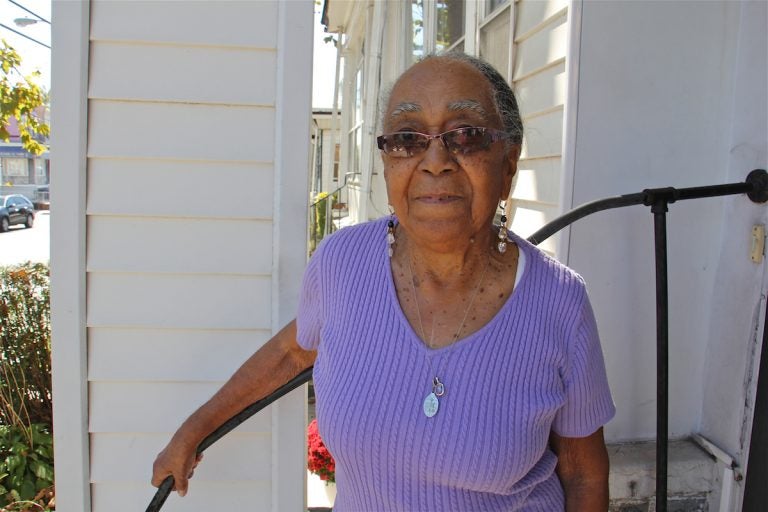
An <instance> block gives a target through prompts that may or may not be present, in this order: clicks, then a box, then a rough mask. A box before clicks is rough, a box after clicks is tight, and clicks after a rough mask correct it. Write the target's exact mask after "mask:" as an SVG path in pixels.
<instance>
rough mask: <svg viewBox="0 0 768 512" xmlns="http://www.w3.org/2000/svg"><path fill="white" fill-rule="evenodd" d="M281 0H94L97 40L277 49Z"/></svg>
mask: <svg viewBox="0 0 768 512" xmlns="http://www.w3.org/2000/svg"><path fill="white" fill-rule="evenodd" d="M277 13H278V6H277V2H270V1H265V0H258V1H253V2H244V1H242V0H217V1H215V2H200V1H197V0H191V1H180V0H123V1H115V0H95V1H94V0H92V1H91V40H92V41H124V42H130V43H148V42H149V43H167V44H173V45H188V46H203V47H205V46H236V47H246V48H262V49H274V48H276V47H277V22H278V15H277Z"/></svg>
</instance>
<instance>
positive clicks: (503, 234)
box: [496, 201, 507, 254]
mask: <svg viewBox="0 0 768 512" xmlns="http://www.w3.org/2000/svg"><path fill="white" fill-rule="evenodd" d="M499 209H500V210H501V222H500V223H499V243H498V245H496V248H497V249H498V250H499V253H501V254H504V253H505V252H507V215H506V213H507V212H506V201H499Z"/></svg>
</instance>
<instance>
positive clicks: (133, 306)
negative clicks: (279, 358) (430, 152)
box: [54, 0, 312, 512]
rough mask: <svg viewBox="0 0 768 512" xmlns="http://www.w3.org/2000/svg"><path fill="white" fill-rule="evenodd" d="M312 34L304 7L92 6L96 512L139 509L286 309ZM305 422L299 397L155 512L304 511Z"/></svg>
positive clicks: (294, 275)
mask: <svg viewBox="0 0 768 512" xmlns="http://www.w3.org/2000/svg"><path fill="white" fill-rule="evenodd" d="M311 23H312V6H311V3H310V2H308V1H305V2H288V3H280V2H274V1H248V2H244V1H232V2H196V1H184V2H166V1H162V2H159V1H152V2H127V1H101V0H98V1H94V2H92V3H91V6H90V59H89V67H90V74H89V80H88V84H87V85H88V90H87V97H88V133H87V141H88V142H87V176H86V182H87V193H86V204H85V207H86V212H85V214H86V219H85V222H86V230H87V231H86V232H87V237H86V262H85V265H86V268H85V269H84V270H85V271H86V272H87V275H86V282H87V285H86V289H85V292H86V297H87V318H86V322H87V338H88V345H87V354H88V365H87V367H88V370H87V381H88V396H89V401H88V431H89V432H90V464H91V465H90V482H91V498H92V510H94V511H102V510H103V511H107V510H108V511H110V512H121V511H134V510H140V509H142V508H143V507H145V506H146V505H147V503H148V501H149V499H150V497H151V496H152V495H153V493H154V489H153V488H152V487H151V486H150V485H149V483H148V480H149V475H150V471H151V464H152V461H153V459H154V456H155V454H156V453H157V452H158V451H159V450H160V449H161V448H162V446H163V445H164V443H165V442H167V440H168V439H169V436H170V433H171V432H173V430H175V428H176V427H177V426H178V425H179V424H180V422H181V421H182V420H183V419H184V418H185V417H186V416H187V415H188V414H190V413H191V412H192V411H193V410H194V409H195V408H196V407H197V406H199V405H200V404H201V403H202V402H203V401H204V400H205V399H207V398H208V397H209V396H210V395H211V394H212V393H213V392H214V391H215V390H216V389H217V388H218V386H219V385H220V384H221V383H222V382H223V381H224V380H225V379H226V378H227V377H228V376H229V375H230V374H231V373H232V372H233V371H234V370H235V369H236V368H237V367H238V366H239V364H240V363H241V362H242V361H243V360H244V359H245V358H246V357H247V356H248V355H249V354H251V353H252V352H253V351H254V350H255V349H257V348H258V347H259V346H260V345H261V344H263V343H264V342H265V341H266V340H267V339H268V338H269V336H270V335H271V333H272V332H274V331H276V330H277V329H279V328H280V327H282V325H284V323H285V322H286V321H288V320H289V319H290V318H291V317H292V316H293V314H294V313H295V309H294V308H295V300H296V291H297V287H298V281H299V279H300V275H301V270H302V268H303V265H304V255H305V254H306V252H305V236H304V232H305V229H304V224H305V217H306V214H305V211H304V209H305V208H306V198H307V190H306V186H305V183H306V182H307V179H306V173H307V171H308V160H309V159H308V156H309V150H308V147H307V144H308V143H307V141H306V140H305V138H304V137H298V138H296V137H295V134H302V133H308V132H309V119H310V101H309V100H310V84H311V79H310V76H311V75H310V73H311V44H312V43H311V34H312V31H311ZM307 56H308V57H307ZM296 84H301V85H299V86H298V87H297V85H296ZM305 85H306V86H305ZM291 134H293V136H292V135H291ZM289 147H290V148H291V150H290V151H289V150H288V148H289ZM301 148H304V151H303V152H302V151H301ZM297 149H299V151H297ZM284 182H285V183H290V187H286V186H284V185H282V183H284ZM222 191H226V192H222ZM283 218H285V220H283ZM54 260H55V255H54ZM57 342H59V343H61V338H56V337H54V343H57ZM54 364H56V361H54ZM58 398H60V397H57V399H58ZM66 399H67V398H62V400H66ZM303 408H304V401H303V391H297V392H295V393H294V394H292V395H291V396H290V397H287V398H286V399H283V401H282V402H281V403H280V404H279V405H276V406H273V407H272V408H270V409H269V410H266V411H263V412H262V413H260V414H259V415H257V416H256V417H254V418H252V419H251V420H250V421H248V422H247V423H246V424H244V425H242V426H241V427H239V428H238V429H237V433H235V434H233V435H231V436H230V437H229V438H227V439H225V440H223V441H222V442H220V443H219V444H217V445H215V446H214V447H212V448H211V449H210V450H209V451H208V452H207V454H206V461H205V463H204V464H203V465H202V466H201V468H200V470H199V471H198V472H197V474H196V476H195V479H194V481H193V482H192V484H191V487H190V492H189V494H188V496H187V497H186V498H185V499H183V500H181V499H179V498H178V497H176V496H175V495H174V496H172V497H171V498H170V499H169V501H168V503H167V504H166V506H165V507H164V510H166V509H167V510H169V511H172V510H247V509H252V508H253V507H254V506H257V508H258V509H260V510H269V509H272V510H298V509H300V508H301V507H303V503H304V500H303V485H302V482H303V475H304V471H303V467H302V466H303V463H302V458H303V454H304V449H303V443H302V439H303V430H304V423H303ZM62 414H63V413H62ZM278 430H279V432H280V434H278V433H277V432H278ZM278 453H279V454H280V456H279V457H278V456H277V454H278ZM62 462H63V461H62ZM59 463H60V461H59V460H58V458H57V466H58V465H59ZM62 467H64V466H63V465H62ZM57 470H58V467H57ZM256 504H258V505H256ZM62 505H64V508H62V510H67V509H68V508H67V507H66V504H64V503H62ZM76 509H77V508H72V509H71V510H76Z"/></svg>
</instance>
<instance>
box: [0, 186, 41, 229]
mask: <svg viewBox="0 0 768 512" xmlns="http://www.w3.org/2000/svg"><path fill="white" fill-rule="evenodd" d="M34 223H35V207H34V206H33V205H32V201H30V200H29V199H27V198H26V197H24V196H22V195H20V194H11V195H9V196H0V232H5V231H8V228H9V227H10V226H13V225H14V224H24V226H26V227H28V228H31V227H32V226H33V225H34Z"/></svg>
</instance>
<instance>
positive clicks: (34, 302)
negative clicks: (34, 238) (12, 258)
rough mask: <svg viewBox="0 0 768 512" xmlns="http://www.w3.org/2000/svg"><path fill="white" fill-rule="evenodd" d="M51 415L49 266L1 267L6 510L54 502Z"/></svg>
mask: <svg viewBox="0 0 768 512" xmlns="http://www.w3.org/2000/svg"><path fill="white" fill-rule="evenodd" d="M52 418H53V410H52V402H51V326H50V292H49V272H48V266H47V265H44V264H40V263H38V264H32V263H26V264H23V265H18V266H12V267H4V268H0V507H3V506H6V507H7V508H2V510H9V511H10V510H13V511H21V510H44V509H45V508H44V507H43V506H42V505H41V504H45V505H46V506H48V505H49V502H50V498H51V497H52V495H53V489H52V485H53V437H52V435H51V429H52ZM4 504H7V505H4Z"/></svg>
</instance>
